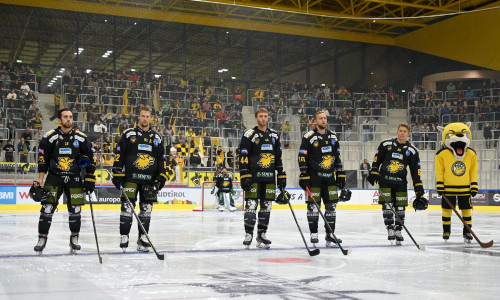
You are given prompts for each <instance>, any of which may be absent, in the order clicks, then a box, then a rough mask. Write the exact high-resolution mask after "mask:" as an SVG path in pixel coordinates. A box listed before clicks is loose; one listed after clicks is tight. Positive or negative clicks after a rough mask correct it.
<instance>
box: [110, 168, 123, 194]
mask: <svg viewBox="0 0 500 300" xmlns="http://www.w3.org/2000/svg"><path fill="white" fill-rule="evenodd" d="M111 182H112V183H113V184H114V185H115V187H116V189H117V190H119V189H120V188H121V186H122V185H123V183H124V182H125V173H121V172H113V178H112V179H111Z"/></svg>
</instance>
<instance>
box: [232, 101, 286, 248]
mask: <svg viewBox="0 0 500 300" xmlns="http://www.w3.org/2000/svg"><path fill="white" fill-rule="evenodd" d="M255 120H256V121H257V126H255V127H254V128H253V129H249V130H247V131H245V133H244V134H243V137H242V138H241V143H240V147H239V148H240V178H241V187H242V188H243V189H244V190H245V215H244V225H245V232H246V235H245V240H244V241H243V245H245V246H246V248H248V247H249V246H250V244H251V243H252V238H253V231H254V227H255V223H256V222H257V215H256V210H257V206H258V205H260V210H259V213H258V224H257V238H256V241H257V247H259V248H269V247H270V245H271V241H270V240H269V239H268V238H267V237H266V232H267V227H268V225H269V218H270V216H271V206H272V201H274V199H275V194H276V183H277V185H278V188H280V189H282V188H285V187H286V174H285V172H284V171H283V162H282V160H281V144H280V137H279V134H278V133H277V132H276V131H275V130H273V129H271V128H268V127H267V122H268V120H269V112H268V111H267V109H265V108H259V109H257V111H256V112H255ZM275 172H277V173H278V176H277V180H276V174H275Z"/></svg>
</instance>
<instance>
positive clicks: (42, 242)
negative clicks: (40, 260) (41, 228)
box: [35, 235, 47, 256]
mask: <svg viewBox="0 0 500 300" xmlns="http://www.w3.org/2000/svg"><path fill="white" fill-rule="evenodd" d="M46 245H47V236H46V235H38V243H37V244H36V246H35V252H36V255H37V256H40V255H42V253H43V249H45V246H46Z"/></svg>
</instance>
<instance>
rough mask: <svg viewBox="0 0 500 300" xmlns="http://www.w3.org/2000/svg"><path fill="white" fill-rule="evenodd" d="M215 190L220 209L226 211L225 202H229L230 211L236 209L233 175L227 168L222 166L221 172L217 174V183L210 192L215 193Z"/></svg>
mask: <svg viewBox="0 0 500 300" xmlns="http://www.w3.org/2000/svg"><path fill="white" fill-rule="evenodd" d="M214 192H215V195H216V197H217V203H218V205H219V207H218V210H219V211H224V206H225V203H227V209H229V210H230V211H235V210H236V207H235V206H234V199H233V195H235V194H236V193H235V192H234V189H233V176H231V174H229V173H227V169H226V168H222V170H221V171H220V173H218V174H217V175H216V176H215V185H214V188H213V189H212V192H210V193H211V194H214ZM226 200H227V201H226Z"/></svg>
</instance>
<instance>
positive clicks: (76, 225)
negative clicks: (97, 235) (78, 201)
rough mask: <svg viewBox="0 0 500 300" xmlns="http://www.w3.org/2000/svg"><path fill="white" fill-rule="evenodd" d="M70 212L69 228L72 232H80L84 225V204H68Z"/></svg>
mask: <svg viewBox="0 0 500 300" xmlns="http://www.w3.org/2000/svg"><path fill="white" fill-rule="evenodd" d="M68 212H69V230H70V231H71V233H74V234H78V233H79V232H80V227H81V225H82V215H81V213H82V206H81V205H70V206H68Z"/></svg>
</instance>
